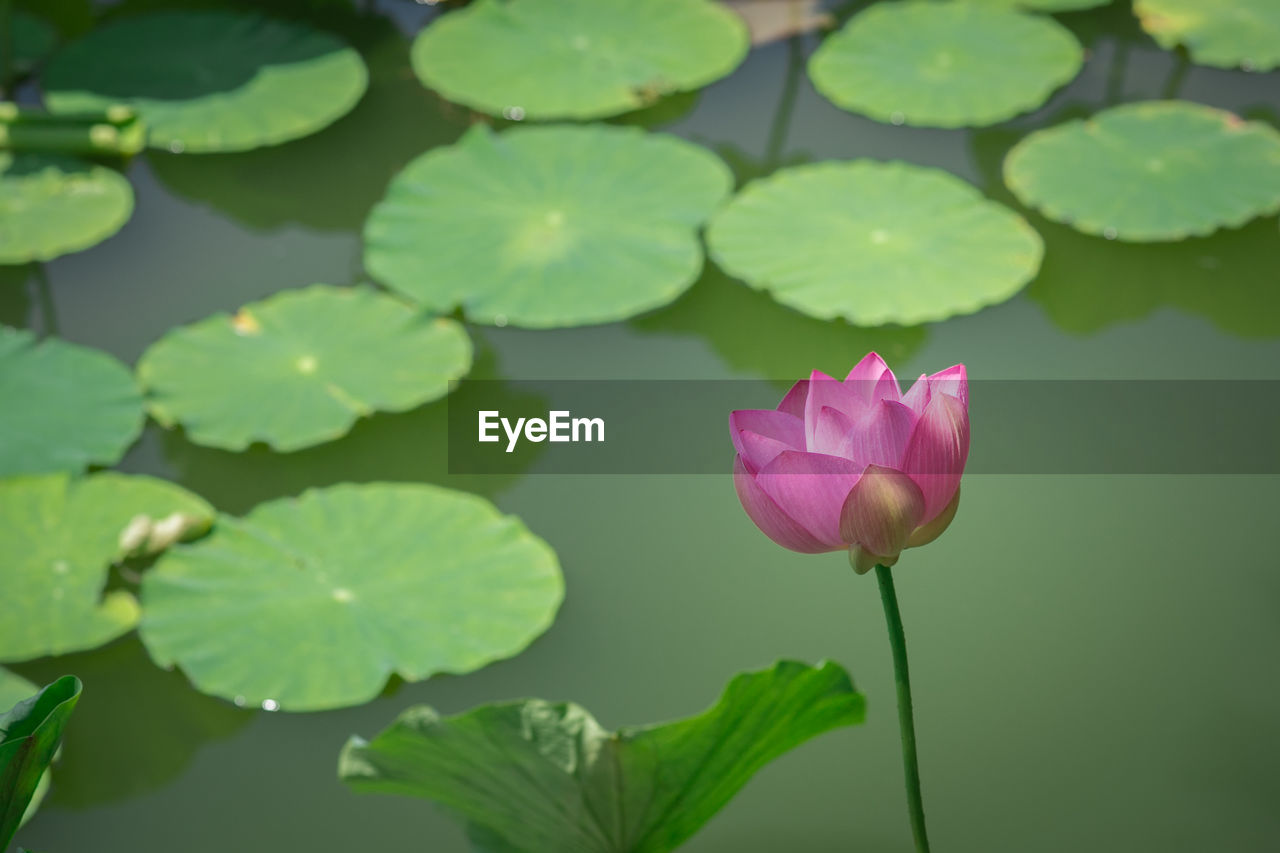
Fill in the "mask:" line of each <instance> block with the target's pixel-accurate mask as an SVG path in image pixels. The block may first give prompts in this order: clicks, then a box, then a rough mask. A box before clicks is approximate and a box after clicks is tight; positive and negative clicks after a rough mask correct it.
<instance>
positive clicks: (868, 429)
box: [835, 400, 916, 468]
mask: <svg viewBox="0 0 1280 853" xmlns="http://www.w3.org/2000/svg"><path fill="white" fill-rule="evenodd" d="M915 425H916V413H915V412H913V411H911V409H909V408H907V407H906V406H904V405H903V404H902V403H896V402H894V401H892V400H881V401H880V402H878V403H876V404H875V405H873V406H872V407H871V409H870V410H868V411H867V413H866V414H865V415H863V416H862V417H861V418H859V419H858V420H857V421H856V422H855V423H854V424H853V428H852V429H851V430H849V431H848V432H847V433H846V439H845V441H844V442H843V443H842V444H840V445H839V446H838V447H837V448H836V450H835V454H836V455H837V456H844V457H846V458H848V459H853V460H856V461H857V462H859V463H861V464H863V465H881V466H884V467H886V468H901V467H902V459H903V456H904V455H905V454H906V452H907V442H909V441H910V440H911V431H912V428H913V427H914V426H915Z"/></svg>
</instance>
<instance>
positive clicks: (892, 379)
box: [844, 352, 902, 403]
mask: <svg viewBox="0 0 1280 853" xmlns="http://www.w3.org/2000/svg"><path fill="white" fill-rule="evenodd" d="M844 382H845V385H847V386H848V387H849V388H851V389H853V390H854V391H856V392H857V395H858V397H859V399H861V400H862V401H863V402H865V403H875V402H877V401H879V400H898V399H900V398H901V397H902V391H901V390H899V388H898V379H897V377H896V376H894V375H893V371H892V370H890V369H889V365H887V364H885V363H884V359H882V358H881V357H880V356H879V355H877V354H876V353H874V352H872V353H867V355H866V356H865V357H864V358H863V359H862V361H860V362H858V363H857V364H855V365H854V366H853V369H852V370H850V371H849V375H848V376H846V377H845V379H844Z"/></svg>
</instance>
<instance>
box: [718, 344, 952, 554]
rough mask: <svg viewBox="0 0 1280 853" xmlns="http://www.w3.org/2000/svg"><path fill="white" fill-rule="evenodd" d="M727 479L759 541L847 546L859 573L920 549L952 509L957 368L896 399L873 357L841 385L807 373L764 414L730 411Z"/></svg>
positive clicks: (814, 549) (887, 373) (893, 382)
mask: <svg viewBox="0 0 1280 853" xmlns="http://www.w3.org/2000/svg"><path fill="white" fill-rule="evenodd" d="M729 432H730V434H731V436H732V438H733V446H734V447H735V448H736V449H737V451H738V455H737V456H736V457H735V458H734V461H733V473H734V484H735V486H736V487H737V490H738V498H739V499H740V500H741V501H742V507H743V509H745V510H746V511H747V515H749V516H751V520H752V521H754V522H755V524H756V526H757V527H759V528H760V529H761V530H762V531H764V533H765V535H766V536H768V537H769V538H770V539H772V540H773V541H774V542H777V543H778V544H779V545H781V546H783V547H784V548H790V549H791V550H792V551H800V552H801V553H805V554H818V553H822V552H825V551H839V550H843V549H845V548H848V549H849V562H850V563H851V564H852V565H853V567H854V568H855V569H856V570H857V571H858V572H859V573H862V572H866V571H868V570H869V569H870V568H871V567H872V566H874V565H876V564H877V563H879V564H881V565H885V566H892V565H893V564H894V563H895V562H897V559H898V555H899V554H900V553H901V552H902V550H903V549H904V548H912V547H915V546H917V545H924V544H926V543H928V542H932V541H933V540H934V539H936V538H938V536H940V535H941V534H942V531H944V530H946V529H947V526H948V525H949V524H950V523H951V519H952V518H954V517H955V514H956V507H957V506H958V504H959V502H960V475H961V474H962V473H963V472H964V465H965V461H966V460H967V458H968V456H969V389H968V382H967V378H966V376H965V369H964V365H956V366H955V367H949V368H947V369H946V370H944V371H942V372H940V373H935V374H933V375H932V376H921V377H920V379H919V380H918V381H917V382H916V383H915V384H914V385H912V386H911V389H910V390H909V391H907V393H905V394H903V393H902V392H901V390H900V389H899V388H898V380H897V379H896V378H895V377H894V375H893V371H892V370H890V369H889V367H888V365H886V364H885V363H884V360H883V359H882V358H880V356H878V355H876V354H875V353H871V354H869V355H868V356H867V357H866V358H864V359H862V361H860V362H858V364H857V366H855V367H854V368H853V370H851V371H849V375H848V376H847V377H846V378H845V380H844V381H843V382H841V381H840V380H838V379H834V378H832V377H830V376H827V375H826V374H825V373H822V372H820V371H817V370H815V371H814V372H813V374H812V375H811V376H810V378H809V379H807V380H801V381H799V382H797V383H796V384H795V385H794V386H793V387H792V389H791V390H790V391H788V392H787V395H786V396H785V397H783V398H782V402H781V403H779V404H778V408H777V409H775V410H762V409H756V410H745V411H737V412H734V413H733V414H731V415H730V416H729Z"/></svg>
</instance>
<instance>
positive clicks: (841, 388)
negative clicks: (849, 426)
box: [804, 370, 867, 450]
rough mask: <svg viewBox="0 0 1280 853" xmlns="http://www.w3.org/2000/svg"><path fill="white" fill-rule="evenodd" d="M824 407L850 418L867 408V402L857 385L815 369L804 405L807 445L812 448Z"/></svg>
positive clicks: (857, 415)
mask: <svg viewBox="0 0 1280 853" xmlns="http://www.w3.org/2000/svg"><path fill="white" fill-rule="evenodd" d="M824 408H831V409H835V410H836V411H837V412H843V413H844V414H845V415H847V416H849V417H850V418H857V417H859V416H860V415H861V414H862V413H863V411H865V410H866V408H867V404H866V401H865V400H864V399H863V398H862V396H861V395H860V394H859V393H858V390H857V388H856V387H850V386H848V385H845V384H844V383H843V382H841V381H840V380H839V379H835V378H832V377H830V376H828V375H827V374H825V373H823V372H822V371H820V370H815V371H813V374H812V375H811V376H810V377H809V397H808V399H807V400H805V405H804V434H805V447H807V448H809V449H811V450H812V449H813V447H814V440H815V433H816V431H817V428H818V416H819V414H820V413H821V412H822V410H823V409H824Z"/></svg>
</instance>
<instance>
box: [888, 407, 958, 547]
mask: <svg viewBox="0 0 1280 853" xmlns="http://www.w3.org/2000/svg"><path fill="white" fill-rule="evenodd" d="M968 458H969V411H968V409H966V408H965V406H964V404H963V403H961V402H960V401H959V400H957V399H956V398H955V397H952V396H950V395H948V394H932V395H931V399H930V400H929V405H927V406H926V407H925V410H924V414H923V415H921V416H920V420H919V421H917V422H916V428H915V430H914V431H913V432H912V433H911V440H910V441H909V442H908V443H907V452H906V454H905V456H904V457H903V460H902V470H903V471H905V472H906V473H907V474H909V475H910V476H911V479H912V480H914V481H915V483H916V485H917V486H919V487H920V491H922V492H923V493H924V499H925V511H924V518H923V519H921V521H920V523H921V524H928V523H929V522H930V521H932V520H933V519H934V518H936V517H937V516H938V514H939V513H940V512H942V510H944V509H945V508H946V506H947V504H949V503H950V502H951V498H952V497H953V496H954V495H955V493H956V489H957V488H959V487H960V475H961V474H962V473H964V464H965V461H966V460H967V459H968Z"/></svg>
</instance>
